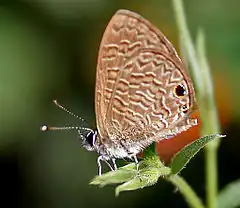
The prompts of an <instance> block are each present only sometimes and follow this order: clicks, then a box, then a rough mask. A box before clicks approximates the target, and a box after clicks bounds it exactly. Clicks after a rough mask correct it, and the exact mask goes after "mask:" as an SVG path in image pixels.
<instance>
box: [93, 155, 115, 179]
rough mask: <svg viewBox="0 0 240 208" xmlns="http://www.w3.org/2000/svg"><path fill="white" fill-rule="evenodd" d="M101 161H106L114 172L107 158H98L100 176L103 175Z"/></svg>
mask: <svg viewBox="0 0 240 208" xmlns="http://www.w3.org/2000/svg"><path fill="white" fill-rule="evenodd" d="M101 161H104V162H105V163H106V164H107V165H108V167H109V168H110V169H111V171H113V168H112V166H111V165H110V163H109V162H108V161H107V160H106V158H105V157H104V155H100V156H99V157H98V158H97V164H98V175H99V176H100V175H102V164H101Z"/></svg>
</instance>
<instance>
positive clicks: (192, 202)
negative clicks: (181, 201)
mask: <svg viewBox="0 0 240 208" xmlns="http://www.w3.org/2000/svg"><path fill="white" fill-rule="evenodd" d="M168 180H169V181H170V182H171V183H172V184H173V185H174V186H176V187H177V188H178V190H179V191H180V192H181V194H182V195H183V197H184V198H185V200H186V201H187V203H188V205H189V206H190V207H193V208H204V205H203V203H202V201H201V200H200V199H199V198H198V196H197V195H196V193H195V192H194V190H193V189H192V188H191V186H189V185H188V183H187V182H186V181H185V180H184V179H183V178H182V177H180V176H179V175H171V176H170V177H169V178H168Z"/></svg>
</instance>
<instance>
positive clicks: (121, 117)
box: [95, 10, 194, 139]
mask: <svg viewBox="0 0 240 208" xmlns="http://www.w3.org/2000/svg"><path fill="white" fill-rule="evenodd" d="M177 86H183V88H184V89H185V90H186V95H185V96H182V97H179V96H176V93H174V92H175V90H176V87H177ZM95 102H96V104H95V110H96V115H97V116H96V117H97V126H98V130H99V134H100V136H101V138H102V139H105V138H107V137H109V136H114V135H115V136H116V135H117V137H119V132H122V134H124V135H128V138H129V137H133V138H134V139H140V138H142V137H143V136H146V135H149V133H150V132H151V133H153V135H156V134H157V133H163V134H164V130H166V129H168V130H172V129H175V127H176V126H177V124H179V125H180V124H182V122H183V120H184V118H185V120H186V118H187V114H186V115H185V116H183V114H182V111H181V107H182V106H183V105H186V106H187V108H188V109H189V108H191V106H192V105H193V103H194V94H193V86H192V83H191V81H190V80H189V79H188V77H187V75H186V72H185V71H184V69H183V66H182V63H181V60H180V58H179V57H178V55H177V53H176V51H175V49H174V48H173V46H172V45H171V43H170V42H169V41H168V40H167V39H166V37H165V36H164V35H163V34H162V33H161V32H160V31H159V30H158V29H157V28H155V27H154V26H153V25H152V24H151V23H149V22H148V21H147V20H145V19H144V18H143V17H141V16H139V15H138V14H135V13H133V12H130V11H127V10H119V11H118V12H117V13H116V14H115V15H114V16H113V17H112V19H111V21H110V22H109V24H108V26H107V28H106V30H105V33H104V35H103V39H102V42H101V45H100V50H99V57H98V66H97V75H96V92H95ZM188 112H189V111H188ZM184 125H185V124H184ZM173 127H174V128H173ZM133 132H135V133H133ZM149 136H150V135H149ZM121 138H122V136H120V138H119V139H121ZM116 139H117V138H116Z"/></svg>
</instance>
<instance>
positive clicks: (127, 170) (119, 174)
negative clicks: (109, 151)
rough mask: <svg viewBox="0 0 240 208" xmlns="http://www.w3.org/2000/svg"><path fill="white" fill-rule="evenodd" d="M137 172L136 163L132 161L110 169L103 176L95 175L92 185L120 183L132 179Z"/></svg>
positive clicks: (101, 185)
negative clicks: (115, 168) (113, 169)
mask: <svg viewBox="0 0 240 208" xmlns="http://www.w3.org/2000/svg"><path fill="white" fill-rule="evenodd" d="M136 174H137V169H136V164H135V163H130V164H128V165H125V166H123V167H121V168H119V169H117V170H115V171H110V172H107V173H105V174H102V175H101V176H95V177H94V178H93V180H92V181H91V182H90V184H91V185H99V186H100V187H103V186H105V185H108V184H118V183H123V182H126V181H129V180H131V179H132V178H133V177H134V176H135V175H136Z"/></svg>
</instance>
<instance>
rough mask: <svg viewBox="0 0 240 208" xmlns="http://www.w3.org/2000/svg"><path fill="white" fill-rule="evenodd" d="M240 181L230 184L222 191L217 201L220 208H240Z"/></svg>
mask: <svg viewBox="0 0 240 208" xmlns="http://www.w3.org/2000/svg"><path fill="white" fill-rule="evenodd" d="M239 190H240V179H238V180H237V181H234V182H232V183H230V184H228V185H227V186H226V187H225V188H223V190H222V191H220V193H219V195H218V199H217V207H218V208H234V207H240V191H239Z"/></svg>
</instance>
